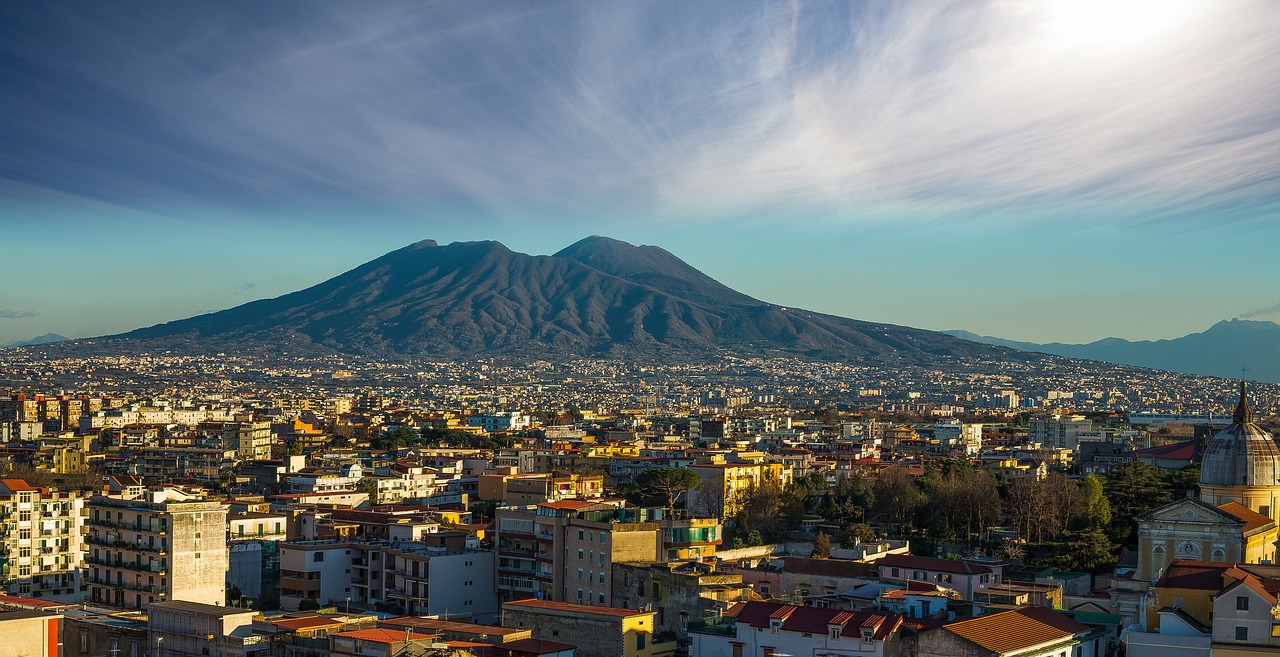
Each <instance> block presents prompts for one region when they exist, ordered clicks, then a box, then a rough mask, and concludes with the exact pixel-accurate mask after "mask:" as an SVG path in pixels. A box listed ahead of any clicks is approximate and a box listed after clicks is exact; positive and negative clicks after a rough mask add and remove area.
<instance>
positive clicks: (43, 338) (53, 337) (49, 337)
mask: <svg viewBox="0 0 1280 657" xmlns="http://www.w3.org/2000/svg"><path fill="white" fill-rule="evenodd" d="M70 339H71V338H68V337H67V336H65V335H58V334H57V333H45V334H44V335H37V336H36V337H34V338H31V339H30V340H19V341H17V342H10V343H9V344H2V345H0V348H5V347H29V346H32V345H37V344H53V343H54V342H66V341H67V340H70Z"/></svg>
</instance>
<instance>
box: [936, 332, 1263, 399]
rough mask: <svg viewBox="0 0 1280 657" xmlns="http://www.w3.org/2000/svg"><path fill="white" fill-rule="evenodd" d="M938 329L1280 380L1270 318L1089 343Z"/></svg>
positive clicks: (1111, 358) (1064, 352)
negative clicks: (1038, 341)
mask: <svg viewBox="0 0 1280 657" xmlns="http://www.w3.org/2000/svg"><path fill="white" fill-rule="evenodd" d="M943 332H944V333H947V334H948V335H953V336H956V337H959V338H964V339H966V340H973V341H974V342H979V343H982V344H990V345H997V346H1001V347H1009V348H1012V349H1021V350H1023V351H1032V352H1038V353H1044V354H1053V355H1055V356H1066V357H1068V358H1083V359H1086V360H1098V361H1102V362H1105V363H1118V364H1121V365H1137V366H1138V367H1150V368H1154V369H1159V370H1169V371H1172V372H1184V373H1187V374H1203V375H1207V376H1218V377H1224V378H1240V375H1241V372H1240V369H1239V368H1240V367H1241V365H1243V366H1244V367H1245V368H1247V371H1246V372H1244V375H1245V377H1246V378H1249V379H1252V380H1255V381H1267V382H1270V383H1280V324H1277V323H1275V322H1268V321H1252V320H1245V319H1232V320H1224V321H1221V322H1218V323H1217V324H1214V325H1213V326H1211V327H1209V329H1208V330H1205V331H1202V332H1200V333H1192V334H1191V335H1184V336H1182V337H1180V338H1174V339H1172V340H1141V341H1136V342H1133V341H1129V340H1125V339H1122V338H1104V339H1102V340H1098V341H1096V342H1090V343H1088V344H1063V343H1060V342H1054V343H1051V344H1036V343H1033V342H1018V341H1015V340H1005V339H1003V338H994V337H991V336H986V335H978V334H976V333H970V332H968V331H943Z"/></svg>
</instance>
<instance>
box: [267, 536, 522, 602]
mask: <svg viewBox="0 0 1280 657" xmlns="http://www.w3.org/2000/svg"><path fill="white" fill-rule="evenodd" d="M279 549H280V604H281V606H282V607H283V608H285V609H296V608H297V607H298V605H299V604H301V603H302V601H303V600H308V599H309V600H312V601H314V602H317V603H319V604H321V605H330V604H337V605H344V606H350V607H353V608H358V609H369V608H373V607H375V606H377V605H378V604H382V603H397V604H399V605H400V606H401V607H402V608H404V609H410V608H413V609H417V610H419V611H420V613H426V611H425V610H427V609H432V610H436V609H438V610H439V613H441V614H443V613H444V612H445V610H448V613H449V614H451V615H453V614H458V615H462V614H471V615H473V616H481V617H484V618H485V619H488V618H489V617H490V616H491V615H492V614H493V613H495V612H496V610H497V601H496V597H495V593H494V586H493V572H494V570H493V552H492V551H489V550H479V549H477V548H475V547H474V546H473V545H469V544H468V536H467V534H465V533H463V532H440V533H436V534H429V535H425V536H424V540H421V541H399V540H369V539H364V540H341V539H328V540H312V541H294V542H289V543H281V544H280V545H279ZM433 582H434V584H433ZM432 613H436V612H434V611H433V612H432Z"/></svg>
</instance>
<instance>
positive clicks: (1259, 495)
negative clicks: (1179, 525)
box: [1200, 382, 1280, 520]
mask: <svg viewBox="0 0 1280 657" xmlns="http://www.w3.org/2000/svg"><path fill="white" fill-rule="evenodd" d="M1231 419H1232V422H1231V426H1229V427H1227V428H1226V429H1223V430H1222V431H1219V432H1218V433H1217V435H1215V436H1214V437H1213V438H1211V439H1209V444H1208V446H1207V447H1206V448H1205V451H1204V459H1203V461H1202V465H1201V469H1200V499H1201V500H1204V501H1205V502H1208V503H1209V504H1212V505H1213V506H1218V505H1220V504H1225V503H1227V502H1238V503H1240V504H1242V505H1244V506H1246V507H1248V508H1249V509H1251V510H1253V511H1256V512H1258V513H1260V514H1262V515H1264V516H1267V517H1268V518H1271V519H1272V520H1275V519H1276V517H1277V515H1278V514H1280V448H1278V447H1276V442H1275V439H1274V438H1273V437H1272V436H1271V434H1270V433H1267V432H1266V431H1264V430H1263V429H1262V427H1259V426H1258V425H1257V424H1254V422H1253V409H1252V408H1250V407H1249V390H1248V386H1247V385H1246V384H1245V383H1244V382H1241V383H1240V401H1239V402H1237V403H1236V410H1235V413H1234V414H1233V415H1232V418H1231Z"/></svg>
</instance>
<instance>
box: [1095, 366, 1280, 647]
mask: <svg viewBox="0 0 1280 657" xmlns="http://www.w3.org/2000/svg"><path fill="white" fill-rule="evenodd" d="M1278 500H1280V448H1278V447H1277V446H1276V443H1275V440H1274V438H1272V436H1271V434H1269V433H1267V432H1266V431H1264V430H1263V429H1262V428H1261V427H1259V426H1258V425H1257V424H1255V423H1254V421H1253V410H1252V409H1251V408H1250V406H1249V398H1248V388H1247V386H1246V385H1245V384H1243V383H1241V384H1240V399H1239V401H1238V402H1237V403H1236V408H1235V412H1234V413H1233V414H1232V423H1231V424H1230V425H1228V426H1227V427H1226V428H1225V429H1223V430H1222V431H1219V432H1218V433H1217V434H1216V435H1214V436H1213V438H1211V439H1210V440H1209V443H1208V445H1207V446H1206V447H1205V453H1204V459H1203V462H1202V465H1201V470H1200V499H1199V500H1175V501H1173V502H1170V503H1168V504H1166V505H1163V506H1161V507H1158V508H1156V509H1153V510H1151V511H1149V512H1148V513H1146V514H1144V515H1142V516H1139V517H1138V518H1137V519H1136V520H1137V521H1138V569H1137V572H1136V573H1135V574H1134V577H1132V578H1130V579H1127V580H1119V579H1118V580H1116V581H1115V582H1114V583H1113V584H1112V587H1111V597H1112V607H1113V609H1114V610H1115V612H1116V613H1119V614H1121V615H1123V616H1125V617H1126V622H1130V623H1134V622H1141V623H1143V624H1144V625H1146V626H1147V627H1148V629H1153V628H1155V627H1157V626H1158V623H1159V622H1161V619H1162V618H1163V616H1162V615H1157V614H1148V615H1146V617H1145V619H1144V618H1143V617H1142V615H1143V613H1144V611H1145V607H1144V604H1143V600H1144V596H1146V594H1147V589H1148V588H1149V587H1150V586H1151V585H1152V584H1153V583H1154V582H1155V581H1156V580H1158V579H1159V578H1160V577H1161V569H1162V568H1164V567H1165V565H1166V564H1169V563H1172V562H1173V561H1174V560H1175V559H1187V560H1202V559H1203V560H1210V561H1219V562H1233V563H1234V562H1243V563H1260V562H1263V561H1273V560H1274V559H1275V556H1276V548H1275V541H1276V540H1277V536H1278V535H1277V523H1276V522H1275V521H1276V516H1277V513H1280V507H1278V506H1277V501H1278Z"/></svg>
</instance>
